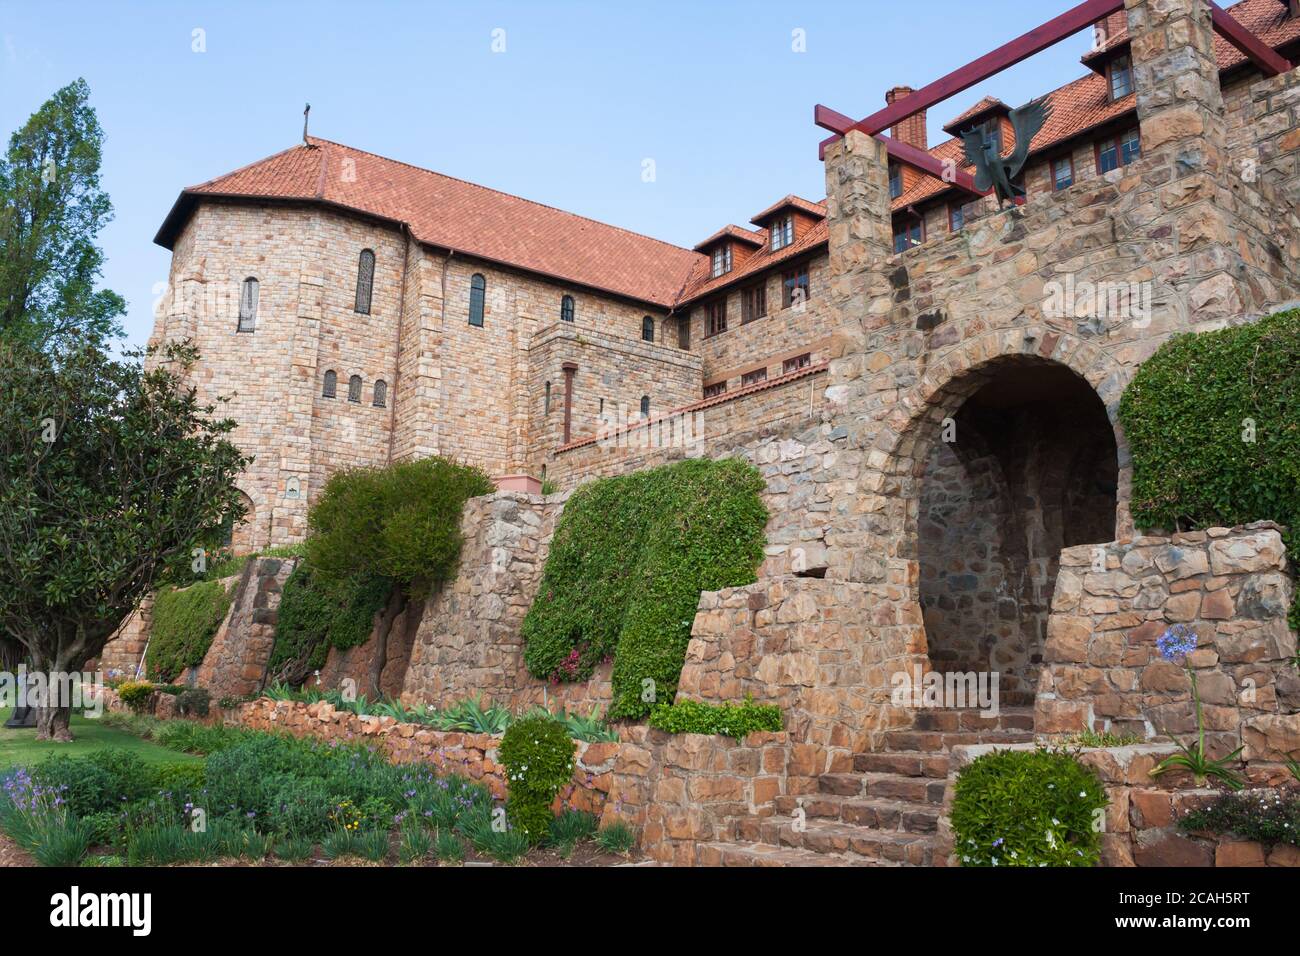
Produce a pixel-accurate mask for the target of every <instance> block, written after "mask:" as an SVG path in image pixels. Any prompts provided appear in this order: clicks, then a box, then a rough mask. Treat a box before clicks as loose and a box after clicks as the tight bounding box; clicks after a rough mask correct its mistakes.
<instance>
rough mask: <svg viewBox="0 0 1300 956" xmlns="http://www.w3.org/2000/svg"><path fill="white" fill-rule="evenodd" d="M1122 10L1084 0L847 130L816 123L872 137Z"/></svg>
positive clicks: (1115, 1)
mask: <svg viewBox="0 0 1300 956" xmlns="http://www.w3.org/2000/svg"><path fill="white" fill-rule="evenodd" d="M1122 9H1124V0H1084V2H1083V3H1081V4H1079V5H1078V6H1076V7H1073V8H1071V9H1070V10H1067V11H1066V12H1065V13H1062V14H1061V15H1060V16H1058V17H1053V18H1052V19H1051V20H1048V21H1047V22H1046V23H1044V24H1042V25H1040V26H1037V27H1034V29H1032V30H1030V31H1029V32H1028V33H1026V34H1024V35H1022V36H1019V37H1017V38H1016V39H1014V40H1012V41H1011V42H1010V43H1004V44H1003V45H1002V46H1000V47H998V48H997V49H996V50H994V51H992V52H991V53H986V54H984V56H982V57H980V58H979V59H978V60H972V61H971V62H970V63H967V64H966V65H965V66H963V67H961V68H960V69H957V70H953V72H951V73H949V74H948V75H947V76H944V77H941V78H939V79H937V80H935V81H934V82H933V83H931V84H929V85H928V86H923V87H921V89H919V90H917V91H916V92H915V93H911V94H909V95H908V96H905V97H903V98H902V99H900V100H895V101H894V102H893V103H891V104H889V105H888V106H886V107H885V108H884V109H883V110H879V111H877V112H875V113H872V114H871V115H870V116H868V117H867V118H866V119H862V120H859V121H858V122H856V123H854V124H853V125H852V126H850V127H848V129H837V128H835V127H834V126H829V125H826V124H825V123H822V122H818V125H819V126H822V127H823V128H825V129H829V130H831V132H833V133H836V134H837V136H842V135H843V134H844V133H846V132H848V130H849V129H857V130H862V131H863V132H864V133H868V134H870V135H872V136H874V135H875V134H877V133H879V132H881V131H882V130H886V129H889V127H891V126H894V125H895V124H897V123H901V122H902V121H903V120H905V119H907V118H908V117H909V116H914V115H915V114H917V113H919V112H921V110H925V109H929V108H930V107H931V106H934V105H936V104H937V103H941V102H943V101H944V100H946V99H948V98H949V97H951V96H956V95H957V94H958V93H960V92H962V91H963V90H967V89H970V88H971V87H972V86H974V85H975V84H976V83H980V82H982V81H984V80H987V79H988V78H989V77H991V76H996V75H997V74H998V73H1001V72H1002V71H1003V70H1005V69H1007V68H1008V67H1011V66H1015V65H1016V64H1017V63H1019V62H1020V61H1021V60H1025V59H1028V58H1029V57H1031V56H1033V55H1034V54H1035V53H1041V52H1042V51H1043V50H1046V49H1047V48H1048V47H1050V46H1053V45H1055V44H1057V43H1060V42H1061V41H1062V40H1064V39H1066V38H1067V37H1071V36H1074V34H1076V33H1078V32H1079V31H1080V30H1082V29H1084V28H1085V27H1090V26H1092V25H1093V24H1094V23H1096V22H1097V21H1098V20H1101V19H1104V18H1105V17H1108V16H1110V15H1111V14H1112V13H1115V12H1116V11H1118V10H1122ZM824 109H825V107H818V108H817V110H818V111H821V110H824ZM829 114H834V115H835V116H841V115H843V114H839V113H835V111H834V110H827V111H826V115H829ZM818 115H820V114H819V113H814V121H817V116H818ZM835 138H837V137H832V141H834V139H835Z"/></svg>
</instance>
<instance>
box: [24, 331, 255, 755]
mask: <svg viewBox="0 0 1300 956" xmlns="http://www.w3.org/2000/svg"><path fill="white" fill-rule="evenodd" d="M146 354H148V353H141V352H139V351H136V352H130V353H128V354H127V355H126V357H125V359H124V360H118V359H113V358H111V357H110V356H109V355H108V354H107V353H106V352H105V351H104V350H103V349H102V348H99V347H98V346H94V345H83V346H81V347H78V348H75V349H72V350H71V351H68V352H65V353H63V354H61V355H58V356H54V355H51V354H50V353H49V352H46V351H42V350H40V349H37V348H35V347H33V346H32V345H29V344H17V343H13V342H5V341H3V340H0V634H3V635H4V636H5V637H6V638H8V639H10V640H12V641H14V642H17V643H18V644H20V645H21V646H22V648H23V650H24V651H25V652H26V654H27V656H28V658H29V663H30V664H31V666H32V668H33V671H34V672H37V673H43V674H45V675H47V680H49V679H50V678H51V677H53V676H54V675H62V674H68V673H72V672H76V671H79V670H81V669H82V668H83V667H84V666H85V664H86V662H87V661H89V660H91V659H92V658H94V657H97V656H98V655H99V654H100V652H101V651H102V650H103V647H104V644H105V643H106V642H107V641H108V639H109V637H110V636H112V634H113V633H114V632H115V631H116V630H117V628H118V627H119V626H120V625H121V624H122V622H123V621H124V620H125V619H126V617H127V615H129V614H130V613H131V611H132V610H134V609H135V607H136V606H137V605H138V604H139V602H140V599H141V598H143V597H144V596H145V594H147V593H148V592H149V591H150V590H152V589H153V588H154V587H155V586H156V583H157V581H158V579H159V577H160V576H161V574H162V573H163V571H164V569H165V568H166V567H167V566H168V565H172V566H174V565H175V564H176V563H177V562H178V561H183V560H188V557H189V555H190V552H191V549H192V548H194V547H195V546H196V545H199V544H202V543H206V542H209V541H211V540H213V537H214V535H216V534H219V533H220V529H221V527H222V525H223V522H224V521H226V520H233V521H238V520H240V519H241V518H242V517H243V516H244V505H243V504H242V497H241V495H240V493H239V492H238V491H237V490H236V488H235V484H234V482H235V478H236V476H237V475H238V474H239V473H240V472H241V471H242V470H243V469H244V467H245V466H246V465H247V464H248V463H249V461H250V460H251V459H249V458H247V457H245V456H243V455H242V454H241V453H240V451H239V449H238V448H236V447H235V446H234V445H233V444H232V443H231V442H230V441H229V440H228V439H227V437H226V436H227V435H228V433H229V432H230V431H231V430H232V429H233V428H234V427H235V423H234V421H233V420H231V419H228V418H223V419H215V418H213V417H212V416H213V414H214V412H215V411H216V406H215V405H200V404H199V401H198V399H197V395H196V392H195V390H194V388H192V387H188V386H185V385H184V384H182V383H183V380H184V377H185V374H186V372H187V371H188V369H189V368H190V367H191V366H192V365H193V363H194V362H195V360H196V359H197V355H198V353H197V351H196V350H195V349H194V348H193V347H192V346H190V345H189V344H188V343H185V344H175V343H173V344H171V345H168V346H167V347H166V350H165V352H164V354H163V356H162V357H163V358H164V361H162V362H160V363H158V364H157V365H156V366H155V365H153V363H152V362H151V363H148V364H142V363H141V362H140V361H138V360H139V359H140V358H141V357H142V356H144V355H146ZM150 366H152V367H150ZM69 716H70V708H69V706H68V701H66V700H61V701H60V700H49V701H46V702H43V703H42V705H41V706H40V707H39V708H38V714H37V727H38V734H37V736H38V738H39V739H54V740H71V739H72V737H71V733H70V732H69V729H68V719H69Z"/></svg>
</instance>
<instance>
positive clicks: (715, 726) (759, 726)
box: [650, 700, 782, 740]
mask: <svg viewBox="0 0 1300 956" xmlns="http://www.w3.org/2000/svg"><path fill="white" fill-rule="evenodd" d="M650 726H651V727H658V728H659V729H660V730H666V731H668V732H669V733H670V734H723V735H724V736H727V737H735V738H736V739H737V740H743V739H744V738H745V737H746V736H747V735H748V734H750V733H752V732H753V731H756V730H766V731H776V730H780V729H781V727H782V724H781V708H779V707H777V706H776V705H775V704H756V703H754V702H753V701H752V700H746V701H745V702H744V703H742V704H706V703H704V702H702V701H698V700H681V701H678V702H677V703H675V704H659V705H658V706H656V707H655V709H654V710H652V711H651V712H650Z"/></svg>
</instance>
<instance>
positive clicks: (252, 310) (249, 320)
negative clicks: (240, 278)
mask: <svg viewBox="0 0 1300 956" xmlns="http://www.w3.org/2000/svg"><path fill="white" fill-rule="evenodd" d="M256 326H257V280H256V279H254V278H253V277H252V276H249V277H248V278H247V279H245V280H244V285H243V286H242V287H241V288H240V290H239V331H240V332H251V331H253V329H254V328H255V327H256Z"/></svg>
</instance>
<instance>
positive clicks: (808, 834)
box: [760, 820, 934, 866]
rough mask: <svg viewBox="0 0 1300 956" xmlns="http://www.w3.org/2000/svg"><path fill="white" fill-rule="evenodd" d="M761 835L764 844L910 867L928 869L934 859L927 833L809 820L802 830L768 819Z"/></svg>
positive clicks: (931, 841) (932, 843)
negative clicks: (852, 856)
mask: <svg viewBox="0 0 1300 956" xmlns="http://www.w3.org/2000/svg"><path fill="white" fill-rule="evenodd" d="M760 832H761V839H762V842H763V843H767V844H770V845H772V846H783V847H795V848H798V849H802V850H812V851H813V852H815V853H825V854H845V855H854V856H859V857H863V858H865V859H867V860H876V861H881V862H885V863H894V864H904V865H908V864H910V865H911V866H928V865H929V863H930V861H931V860H932V859H933V857H934V840H933V838H932V837H930V836H929V835H927V834H920V833H905V832H901V831H893V830H877V829H874V828H872V827H863V826H854V825H852V824H848V823H837V822H835V821H832V820H808V821H807V822H806V824H805V825H804V826H803V827H802V828H796V826H795V825H794V824H793V823H791V822H789V821H781V820H766V821H764V822H763V825H762V827H761V828H760Z"/></svg>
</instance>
